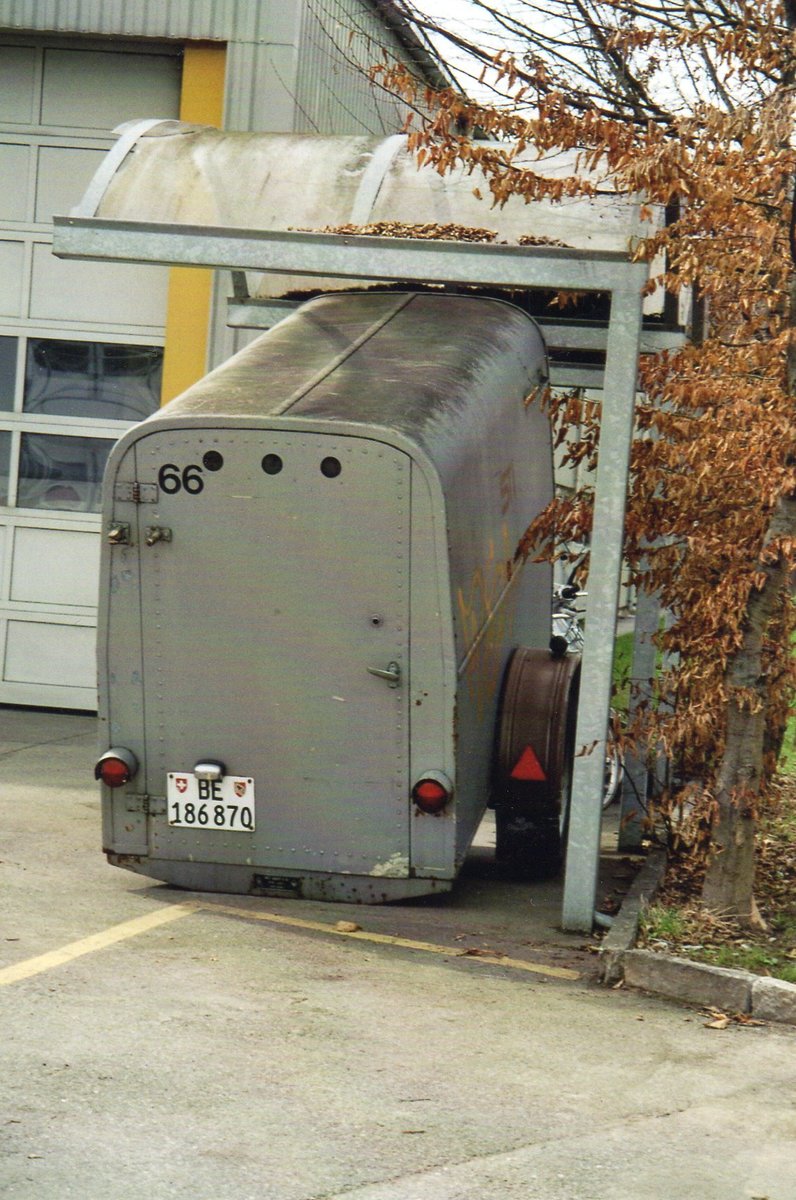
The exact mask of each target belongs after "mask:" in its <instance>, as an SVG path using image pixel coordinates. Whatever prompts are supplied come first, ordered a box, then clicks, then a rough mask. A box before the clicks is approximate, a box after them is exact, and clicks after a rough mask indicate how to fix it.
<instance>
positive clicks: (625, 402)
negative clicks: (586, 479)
mask: <svg viewBox="0 0 796 1200" xmlns="http://www.w3.org/2000/svg"><path fill="white" fill-rule="evenodd" d="M639 265H640V266H642V273H641V275H640V276H639V275H637V276H636V279H635V280H634V282H635V281H636V280H638V286H637V287H636V288H634V289H631V288H629V287H625V288H622V289H616V290H614V291H613V292H612V296H611V320H610V324H609V326H608V347H607V351H606V360H605V389H604V391H603V402H602V420H601V422H600V445H599V454H598V459H597V478H596V485H595V496H594V521H593V526H592V536H591V555H590V559H589V578H588V590H589V610H588V616H587V619H586V629H585V642H584V648H583V666H582V677H581V688H580V697H581V698H580V703H579V705H578V720H577V731H576V735H575V743H576V758H575V765H574V771H573V778H572V802H571V807H570V817H569V839H568V849H567V866H566V874H565V878H564V902H563V908H562V925H563V927H564V928H565V929H571V930H581V931H583V932H587V933H589V932H591V929H592V925H593V922H594V910H595V901H596V895H597V876H598V872H599V865H600V832H601V825H602V793H603V782H604V772H605V736H606V730H607V728H608V719H609V714H610V706H611V673H612V668H613V660H614V639H615V635H616V619H617V613H618V609H619V583H620V578H621V570H622V541H623V537H622V535H623V529H624V519H625V500H626V495H627V479H628V465H629V460H630V443H631V440H632V437H633V416H634V411H635V400H636V387H637V381H636V380H637V372H638V353H639V345H640V341H641V320H642V305H641V289H642V287H643V282H644V278H645V277H646V268H644V267H643V265H642V264H639Z"/></svg>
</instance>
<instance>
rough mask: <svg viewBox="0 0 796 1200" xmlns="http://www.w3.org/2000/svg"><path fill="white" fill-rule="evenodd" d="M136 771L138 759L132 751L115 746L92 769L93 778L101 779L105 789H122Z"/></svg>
mask: <svg viewBox="0 0 796 1200" xmlns="http://www.w3.org/2000/svg"><path fill="white" fill-rule="evenodd" d="M137 770H138V759H137V758H136V756H135V755H134V754H133V752H132V750H127V749H125V748H124V747H119V746H115V747H114V748H113V749H111V750H106V751H105V753H104V754H103V755H102V757H101V758H100V759H99V760H98V762H97V765H96V766H95V767H94V778H95V779H101V780H102V782H103V783H104V784H105V786H106V787H109V788H118V787H124V785H125V784H126V783H129V782H130V780H131V779H132V778H133V776H134V775H135V773H136V771H137Z"/></svg>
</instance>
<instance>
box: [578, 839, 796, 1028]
mask: <svg viewBox="0 0 796 1200" xmlns="http://www.w3.org/2000/svg"><path fill="white" fill-rule="evenodd" d="M665 869H666V856H665V854H664V853H663V851H657V850H656V851H653V852H652V853H651V854H650V856H649V858H648V859H647V861H646V863H645V864H644V866H643V867H642V868H641V870H640V871H639V873H638V875H637V876H636V879H635V880H634V882H633V885H632V887H631V888H630V891H629V892H628V893H627V895H626V897H625V899H624V901H623V903H622V907H621V909H620V911H619V913H618V914H617V916H616V918H615V919H614V923H613V925H612V927H611V929H610V930H609V932H608V934H607V935H606V937H605V938H604V940H603V944H602V950H601V958H602V970H601V973H600V978H601V980H602V982H603V983H606V984H616V983H618V982H619V981H620V980H624V982H625V983H627V984H628V985H629V986H630V987H637V988H643V990H644V991H647V992H655V993H656V994H657V995H659V996H666V997H668V998H669V999H670V1000H682V1001H684V1002H685V1003H687V1004H699V1005H703V1006H705V1007H710V1008H720V1009H722V1010H723V1011H725V1012H730V1013H743V1014H744V1015H747V1014H748V1015H750V1016H752V1017H754V1018H755V1019H757V1020H760V1021H780V1022H783V1023H785V1024H788V1025H796V984H793V983H787V982H786V981H785V980H784V979H771V978H769V977H768V976H765V975H754V974H753V973H752V972H751V971H734V970H730V969H729V968H727V967H713V966H710V965H709V964H707V963H698V962H691V961H690V959H687V958H676V957H674V956H673V955H669V954H657V953H655V951H653V950H636V949H635V943H636V937H637V936H638V923H639V917H640V915H641V910H642V909H643V908H644V907H645V905H647V904H649V903H650V902H651V901H652V900H653V899H654V896H655V893H656V891H657V890H658V887H659V886H660V883H661V881H662V879H663V873H664V871H665Z"/></svg>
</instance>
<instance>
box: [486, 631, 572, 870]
mask: <svg viewBox="0 0 796 1200" xmlns="http://www.w3.org/2000/svg"><path fill="white" fill-rule="evenodd" d="M579 682H580V659H579V656H577V655H569V654H568V655H565V656H563V657H555V656H553V655H551V654H550V652H549V651H548V650H530V649H525V648H520V649H518V650H516V651H515V652H514V655H513V657H512V659H511V660H510V662H509V665H508V668H507V670H506V676H505V680H504V686H503V695H502V700H501V706H500V715H499V718H498V732H497V744H496V753H495V771H494V784H493V792H492V803H493V807H494V809H495V827H496V844H495V858H496V861H497V863H498V866H499V867H500V868H501V871H502V872H503V873H504V874H506V875H508V876H510V877H511V878H513V879H537V880H538V879H550V878H552V877H554V876H555V875H557V874H558V873H559V872H560V871H561V868H562V866H563V863H564V852H565V846H566V833H567V823H568V818H569V797H570V790H571V780H572V759H573V755H574V746H575V718H576V714H577V698H578V687H579ZM527 746H531V747H532V748H533V750H534V753H535V755H536V758H537V760H538V763H539V765H540V767H541V768H542V771H543V773H544V779H540V780H530V781H529V780H523V779H519V780H518V779H517V778H516V777H515V775H514V768H515V766H516V764H517V761H518V759H519V757H520V756H521V755H522V753H523V751H524V750H525V748H526V747H527Z"/></svg>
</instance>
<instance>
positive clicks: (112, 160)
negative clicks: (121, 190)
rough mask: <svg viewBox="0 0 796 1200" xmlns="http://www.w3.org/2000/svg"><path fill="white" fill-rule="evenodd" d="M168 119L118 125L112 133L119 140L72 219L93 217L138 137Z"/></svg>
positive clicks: (73, 211) (150, 118)
mask: <svg viewBox="0 0 796 1200" xmlns="http://www.w3.org/2000/svg"><path fill="white" fill-rule="evenodd" d="M167 119H168V118H165V117H147V118H145V119H144V120H142V121H126V122H125V123H124V125H118V126H117V127H116V129H114V131H113V132H114V133H118V134H119V135H120V137H119V140H118V141H117V142H116V143H115V144H114V145H113V146H112V147H111V149H110V150H109V151H108V153H107V154H106V155H105V157H104V158H103V160H102V162H101V163H100V165H99V166H98V167H97V170H96V171H95V173H94V176H93V178H92V180H91V183H90V184H89V185H88V187H87V188H86V191H85V193H84V195H83V199H82V200H81V201H80V203H79V204H78V205H77V206H76V207H75V208H73V209H72V210H71V212H70V216H73V217H93V216H95V215H96V212H97V209H98V208H99V206H100V201H101V200H102V197H103V196H104V195H105V192H106V191H107V188H108V184H109V183H110V182H111V180H112V179H113V177H114V175H115V174H116V172H117V171H118V169H119V167H120V166H121V164H122V163H123V162H124V160H125V158H126V157H127V155H128V154H129V153H130V151H131V150H132V148H133V146H134V145H135V144H136V142H137V141H138V139H139V138H140V137H143V136H144V134H145V133H148V132H149V130H150V129H153V128H154V127H155V125H163V124H165V123H166V121H167Z"/></svg>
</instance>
